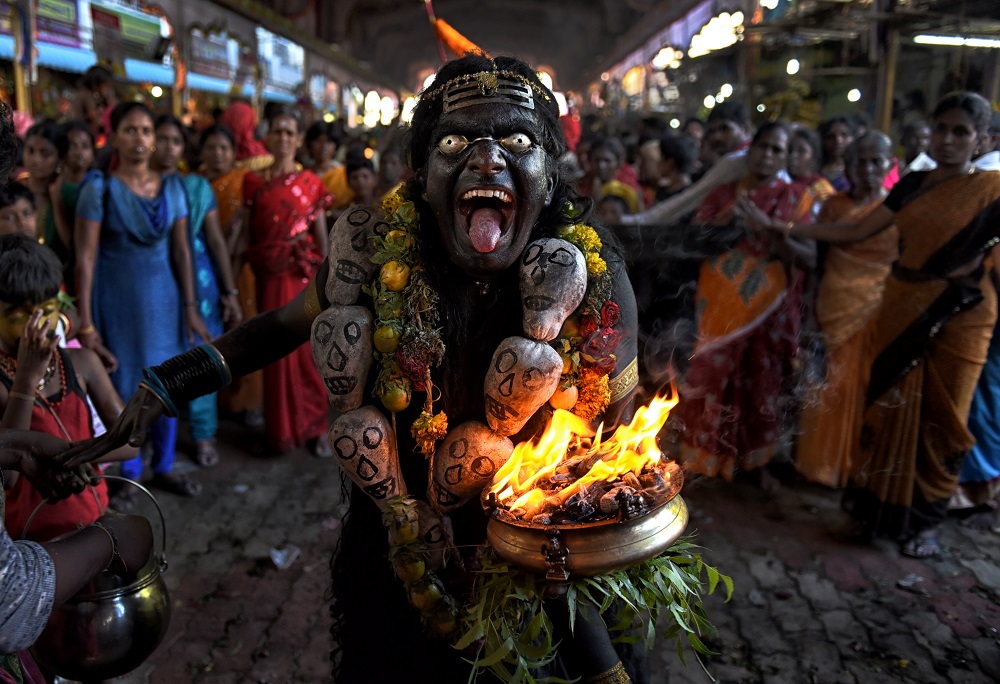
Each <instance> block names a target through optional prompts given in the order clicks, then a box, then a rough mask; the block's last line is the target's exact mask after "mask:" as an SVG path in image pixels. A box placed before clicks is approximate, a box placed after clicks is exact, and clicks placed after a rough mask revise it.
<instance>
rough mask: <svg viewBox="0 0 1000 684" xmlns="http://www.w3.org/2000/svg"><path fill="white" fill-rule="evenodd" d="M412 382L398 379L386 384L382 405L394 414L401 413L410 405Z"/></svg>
mask: <svg viewBox="0 0 1000 684" xmlns="http://www.w3.org/2000/svg"><path fill="white" fill-rule="evenodd" d="M410 398H411V393H410V381H409V380H407V379H406V378H396V379H393V380H390V381H388V382H387V383H386V384H385V391H384V392H382V396H381V399H382V405H383V406H385V407H386V408H387V409H389V410H390V411H392V412H393V413H399V412H400V411H403V410H405V409H406V407H407V406H409V405H410Z"/></svg>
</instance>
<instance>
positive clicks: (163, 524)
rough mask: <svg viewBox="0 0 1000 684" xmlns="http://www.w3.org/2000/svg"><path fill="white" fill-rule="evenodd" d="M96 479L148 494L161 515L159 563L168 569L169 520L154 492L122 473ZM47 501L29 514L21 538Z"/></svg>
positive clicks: (162, 569) (163, 568)
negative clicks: (127, 485)
mask: <svg viewBox="0 0 1000 684" xmlns="http://www.w3.org/2000/svg"><path fill="white" fill-rule="evenodd" d="M94 479H96V480H118V481H119V482H124V483H125V484H130V485H132V486H133V487H135V488H136V489H138V490H139V491H141V492H142V493H144V494H145V495H146V496H148V497H149V499H150V500H151V501H152V502H153V505H154V506H156V512H157V513H158V514H159V516H160V531H161V532H162V535H161V541H162V550H161V551H160V558H159V563H158V565H159V566H160V572H164V571H166V569H167V521H166V518H164V517H163V509H162V508H160V502H159V501H157V500H156V497H155V496H153V493H152V492H151V491H149V490H148V489H146V487H144V486H143V485H141V484H139V483H138V482H136V481H135V480H130V479H129V478H127V477H121V476H120V475H96V476H95V477H94ZM47 503H48V502H47V501H42V502H41V503H39V504H38V505H37V506H35V510H33V511H32V512H31V515H29V516H28V520H27V521H26V522H25V523H24V530H23V531H22V532H21V539H24V538H25V537H27V535H28V528H29V527H30V526H31V522H32V521H33V520H34V519H35V516H36V515H38V511H40V510H42V506H44V505H45V504H47Z"/></svg>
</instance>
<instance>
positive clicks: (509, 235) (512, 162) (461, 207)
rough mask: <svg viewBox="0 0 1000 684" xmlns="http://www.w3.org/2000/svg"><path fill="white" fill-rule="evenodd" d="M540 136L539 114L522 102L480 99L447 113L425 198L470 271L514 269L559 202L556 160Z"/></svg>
mask: <svg viewBox="0 0 1000 684" xmlns="http://www.w3.org/2000/svg"><path fill="white" fill-rule="evenodd" d="M540 135H541V125H540V124H539V122H538V121H537V119H536V118H535V115H534V114H533V112H532V111H531V110H528V109H524V108H523V107H518V106H516V105H507V104H486V105H474V106H472V107H465V108H463V109H459V110H456V111H453V112H449V113H448V114H444V115H442V116H441V119H440V120H439V122H438V125H437V128H436V129H435V135H434V136H433V140H434V141H435V142H434V143H433V147H432V148H431V153H430V156H429V158H428V161H427V168H426V174H427V180H426V185H425V192H424V197H425V199H426V200H427V202H428V203H429V204H430V206H431V209H432V210H433V212H434V216H435V217H436V218H437V222H438V226H439V227H440V230H441V237H442V241H443V242H444V246H445V249H446V250H447V251H448V256H449V257H450V258H451V260H452V261H453V262H454V263H455V264H456V265H457V266H458V267H459V268H460V269H462V270H463V271H464V272H466V273H468V274H470V275H472V276H489V275H492V274H495V273H499V272H501V271H503V270H505V269H507V268H508V267H509V266H510V265H511V264H513V263H514V262H515V261H516V260H517V258H518V256H520V254H521V252H522V251H523V250H524V248H525V246H526V245H527V244H528V240H529V238H530V237H531V230H532V228H533V227H534V225H535V222H536V221H537V220H538V215H539V213H541V211H542V209H543V208H544V207H546V206H547V205H548V204H549V202H551V201H552V194H553V191H554V189H555V181H556V175H555V165H554V164H550V162H549V159H548V155H547V154H546V152H545V150H544V149H543V148H542V147H541V145H539V144H538V140H539V139H540Z"/></svg>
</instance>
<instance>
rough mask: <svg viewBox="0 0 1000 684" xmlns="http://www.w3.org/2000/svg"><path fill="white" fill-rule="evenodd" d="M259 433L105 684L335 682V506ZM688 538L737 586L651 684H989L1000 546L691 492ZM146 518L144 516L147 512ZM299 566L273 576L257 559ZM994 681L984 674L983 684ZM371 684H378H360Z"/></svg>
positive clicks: (216, 493)
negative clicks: (924, 544) (692, 644)
mask: <svg viewBox="0 0 1000 684" xmlns="http://www.w3.org/2000/svg"><path fill="white" fill-rule="evenodd" d="M259 441H260V439H259V434H257V433H249V432H246V431H244V430H242V429H241V428H238V427H236V426H235V425H233V424H231V423H223V426H222V434H221V440H220V447H221V452H222V462H221V464H220V465H219V466H218V467H216V468H214V469H211V470H203V471H200V472H198V473H196V476H197V477H199V478H200V479H201V481H202V482H204V484H205V491H204V493H203V494H202V495H201V496H199V497H197V498H194V499H181V498H179V497H175V496H171V495H168V494H162V495H159V496H158V498H159V500H160V502H161V505H162V506H163V508H164V512H165V514H166V516H167V526H168V536H167V542H168V560H169V562H170V567H169V569H168V570H167V572H166V574H165V578H166V580H167V584H168V586H169V588H170V590H171V593H172V599H173V618H172V621H171V625H170V629H169V632H168V634H167V636H166V638H165V639H164V641H163V643H162V644H161V646H160V648H159V649H158V650H157V652H156V653H155V654H154V655H153V656H152V657H151V658H150V659H149V660H148V661H147V662H146V663H145V664H144V665H143V666H142V667H141V668H140V669H138V670H137V671H136V672H133V673H132V674H130V675H129V676H127V677H124V678H121V679H119V680H116V684H147V683H148V684H181V683H184V682H192V683H196V684H230V683H235V682H251V683H255V684H257V683H260V684H264V683H267V684H276V683H281V684H285V683H293V682H329V681H332V678H331V676H330V668H329V661H328V653H329V650H330V648H329V647H330V644H329V631H328V630H329V616H328V596H327V594H328V586H329V573H328V563H329V559H330V556H331V554H332V552H333V550H334V547H335V545H336V541H337V535H338V525H339V520H340V516H341V515H342V513H343V503H342V501H341V498H340V479H339V477H338V475H337V466H336V463H335V462H334V461H332V460H320V459H316V458H313V457H311V456H309V455H307V454H305V453H304V452H296V453H294V454H290V455H287V456H284V457H281V458H273V457H265V456H254V455H252V454H253V453H255V452H259V449H260V447H259V444H258V442H259ZM683 495H684V497H685V499H686V500H687V501H688V503H689V506H690V508H691V513H692V517H691V523H690V527H689V531H692V532H696V533H697V534H698V541H699V543H700V544H702V545H703V546H704V547H705V559H706V561H707V562H709V563H712V564H714V565H716V566H717V567H718V568H719V569H720V570H722V571H723V572H725V573H727V574H729V575H731V576H732V577H733V579H734V581H735V585H736V587H735V593H734V596H733V599H732V601H730V602H729V603H723V601H722V598H721V597H719V596H712V597H709V598H708V599H707V600H706V606H707V608H708V612H709V615H710V617H711V618H712V619H713V621H714V622H715V623H716V625H717V626H718V628H719V633H718V635H717V636H713V637H710V638H709V639H708V640H707V643H708V644H709V646H710V647H711V648H712V649H713V650H714V651H715V652H717V653H718V655H716V656H712V657H709V658H706V659H704V661H705V662H704V668H705V669H704V670H703V669H702V667H700V666H699V665H698V663H697V662H696V661H695V660H694V659H693V658H692V657H690V655H689V656H688V657H687V659H686V660H687V667H683V666H681V665H680V664H679V663H678V660H677V655H676V649H675V647H674V645H673V644H662V643H659V644H657V647H656V650H655V653H654V654H653V673H654V680H653V681H654V682H666V681H668V680H669V681H670V682H671V684H685V683H692V684H693V683H697V684H702V683H707V682H711V681H712V680H711V678H710V676H709V674H710V675H711V677H714V678H715V679H716V680H717V681H719V682H775V683H781V684H785V683H792V684H797V683H799V682H802V683H810V682H816V683H820V684H828V683H831V684H840V683H848V682H858V683H859V684H866V683H868V682H878V683H879V684H884V683H886V682H956V683H966V682H968V683H972V682H995V681H998V678H997V674H998V673H1000V633H998V630H1000V562H998V561H1000V537H998V534H997V532H995V531H974V530H967V529H965V528H960V527H958V526H957V525H953V524H949V526H948V528H947V531H946V533H945V535H944V545H945V547H946V553H945V554H944V556H943V557H942V558H941V559H939V560H935V561H931V562H924V561H919V560H915V559H910V558H906V557H902V556H900V555H899V553H898V552H897V550H896V548H895V547H894V546H893V545H890V544H878V545H875V546H855V545H850V544H846V543H843V542H837V541H834V540H833V539H832V537H831V536H830V535H829V534H828V532H827V528H828V527H829V526H830V525H831V524H833V523H834V522H836V521H837V520H838V519H839V513H838V508H837V504H838V497H837V496H836V494H835V493H833V492H830V491H828V490H823V489H820V488H814V487H811V486H808V485H802V484H786V486H785V487H783V488H782V489H781V490H780V491H779V492H778V493H776V494H765V493H764V492H763V491H761V490H759V489H757V488H755V487H752V486H750V485H745V484H739V483H737V484H724V483H717V482H707V483H706V482H705V481H699V482H695V483H692V484H690V485H689V486H688V487H686V488H685V490H684V494H683ZM151 510H152V509H150V511H151ZM290 545H294V546H296V547H298V548H299V549H300V550H301V553H300V555H299V556H298V558H297V559H296V560H295V561H294V562H293V563H292V564H291V566H290V567H289V568H288V569H285V570H279V569H278V568H277V567H276V566H275V564H274V562H273V561H272V559H271V550H272V549H286V550H287V548H288V547H289V546H290ZM991 672H992V673H993V674H992V675H991V674H989V673H991ZM374 684H380V683H374Z"/></svg>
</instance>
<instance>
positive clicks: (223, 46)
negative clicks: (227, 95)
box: [188, 28, 239, 80]
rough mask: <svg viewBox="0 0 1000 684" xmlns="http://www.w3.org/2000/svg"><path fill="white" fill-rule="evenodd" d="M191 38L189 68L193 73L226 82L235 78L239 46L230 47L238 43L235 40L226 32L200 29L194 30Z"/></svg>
mask: <svg viewBox="0 0 1000 684" xmlns="http://www.w3.org/2000/svg"><path fill="white" fill-rule="evenodd" d="M190 37H191V42H190V46H191V59H190V61H189V62H188V68H189V69H190V70H191V71H192V72H193V73H196V74H203V75H205V76H214V77H215V78H222V79H226V80H229V79H231V78H232V77H233V75H234V74H235V73H236V66H237V64H236V62H237V61H238V59H239V46H238V45H232V46H230V42H233V43H235V42H236V41H235V40H234V39H231V38H229V37H228V36H227V35H226V34H225V33H224V32H215V31H205V30H202V29H200V28H192V29H191V33H190Z"/></svg>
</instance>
